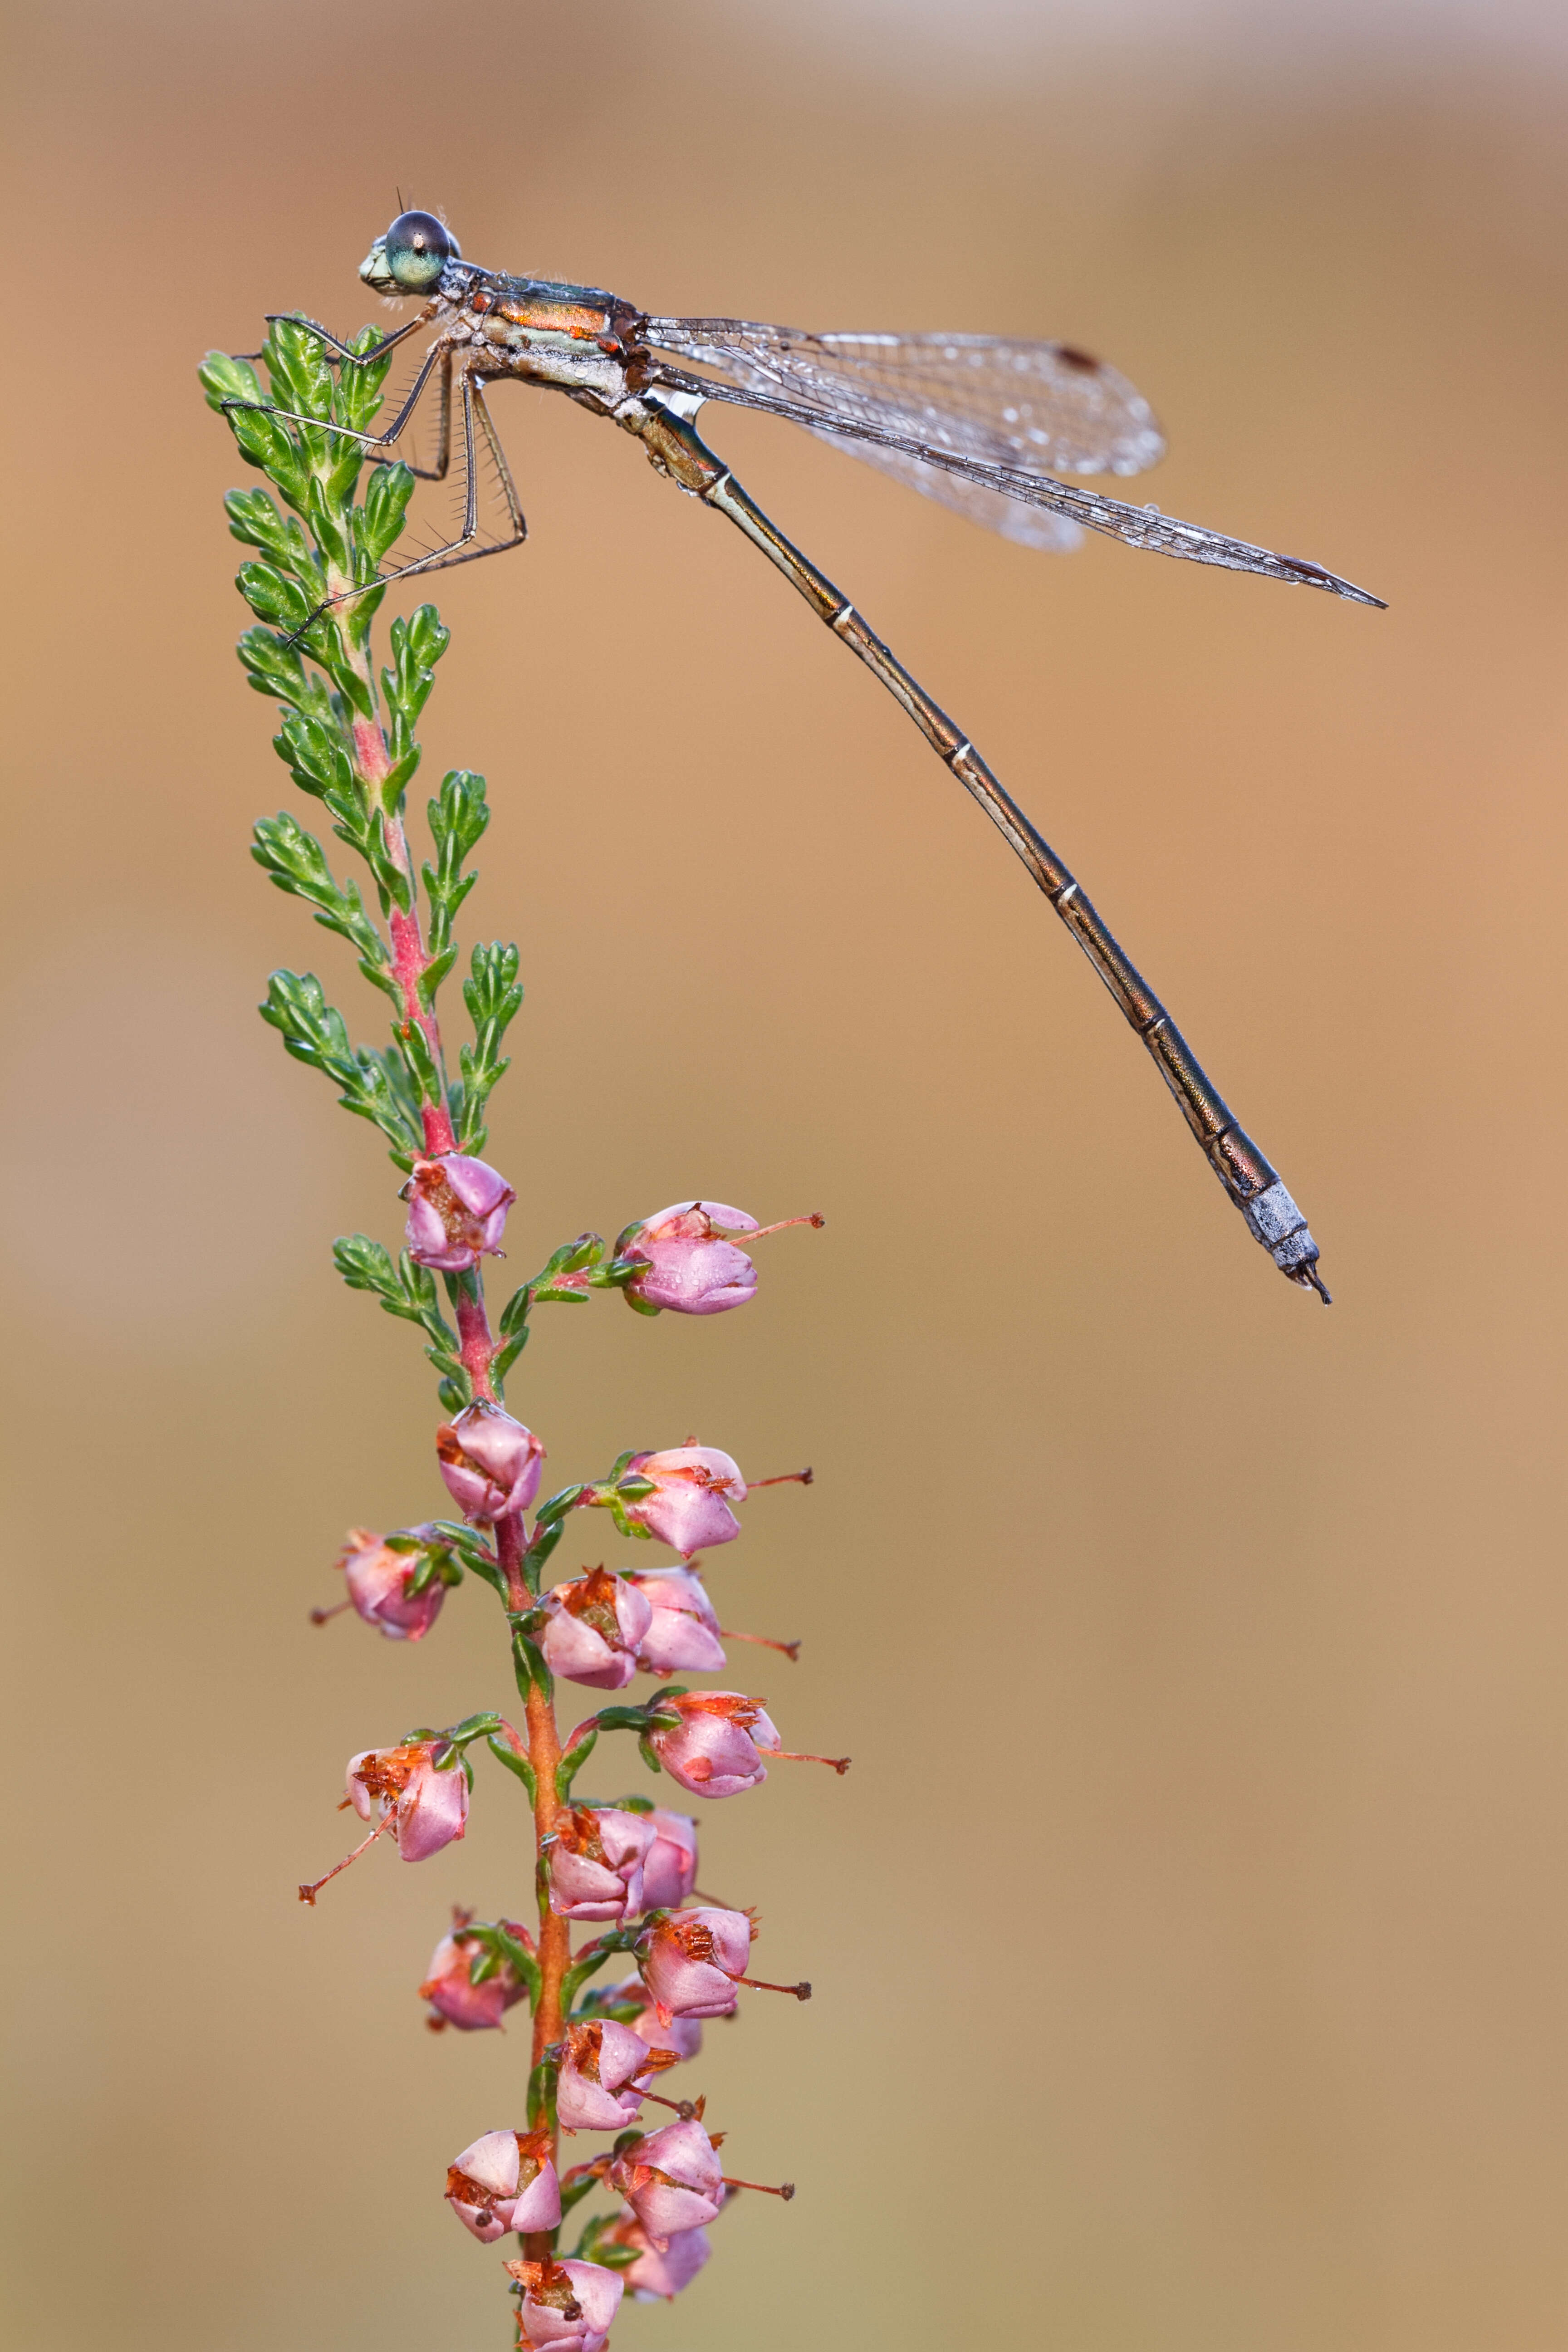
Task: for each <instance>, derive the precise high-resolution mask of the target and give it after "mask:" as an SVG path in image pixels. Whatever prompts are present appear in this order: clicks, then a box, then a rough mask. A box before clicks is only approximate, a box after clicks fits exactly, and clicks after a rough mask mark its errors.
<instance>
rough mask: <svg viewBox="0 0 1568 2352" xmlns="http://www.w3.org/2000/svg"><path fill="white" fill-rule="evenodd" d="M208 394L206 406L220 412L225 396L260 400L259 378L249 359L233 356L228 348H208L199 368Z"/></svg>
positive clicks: (197, 371) (235, 398) (232, 398)
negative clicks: (211, 349)
mask: <svg viewBox="0 0 1568 2352" xmlns="http://www.w3.org/2000/svg"><path fill="white" fill-rule="evenodd" d="M196 373H197V375H198V376H199V377H200V379H201V383H202V388H203V390H204V391H205V394H206V396H207V406H208V407H209V408H216V409H217V410H218V412H219V413H220V415H221V414H222V412H223V404H224V402H225V401H226V400H260V399H261V398H262V397H263V394H262V390H261V383H260V380H259V378H258V375H257V373H256V370H255V369H254V368H253V367H252V366H251V365H250V362H248V360H237V359H231V358H230V357H229V354H228V353H227V352H208V353H207V355H206V357H205V360H204V361H203V362H202V363H201V365H200V367H199V368H198V369H197V370H196Z"/></svg>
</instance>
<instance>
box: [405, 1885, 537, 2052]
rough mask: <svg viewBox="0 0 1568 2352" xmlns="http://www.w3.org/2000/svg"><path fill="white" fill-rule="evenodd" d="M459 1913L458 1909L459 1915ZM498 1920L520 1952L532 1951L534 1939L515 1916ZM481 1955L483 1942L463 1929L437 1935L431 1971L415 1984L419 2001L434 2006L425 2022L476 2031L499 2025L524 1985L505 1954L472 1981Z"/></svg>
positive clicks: (520, 1993) (483, 1954)
mask: <svg viewBox="0 0 1568 2352" xmlns="http://www.w3.org/2000/svg"><path fill="white" fill-rule="evenodd" d="M463 1916H465V1915H464V1914H463V1913H461V1912H459V1913H458V1917H459V1918H462V1917H463ZM499 1924H500V1926H501V1927H504V1928H505V1929H506V1931H507V1933H508V1935H509V1936H511V1937H514V1938H515V1940H516V1941H517V1942H518V1943H520V1944H521V1946H522V1948H523V1949H524V1951H531V1949H532V1948H533V1938H532V1937H531V1935H530V1934H529V1932H528V1930H527V1928H526V1927H520V1926H519V1924H518V1922H517V1921H516V1920H515V1919H502V1920H501V1921H500V1923H499ZM483 1958H485V1947H484V1945H483V1944H481V1943H479V1942H476V1941H475V1940H474V1938H473V1937H470V1936H469V1935H468V1933H467V1930H466V1928H464V1927H454V1928H453V1930H452V1932H451V1934H450V1935H449V1936H443V1937H442V1938H441V1940H440V1942H439V1943H438V1944H437V1947H436V1949H435V1951H434V1952H433V1953H432V1955H431V1958H430V1972H429V1974H428V1976H427V1977H426V1979H425V1981H424V1983H423V1984H422V1985H421V1986H420V1988H419V1998H420V2000H427V2001H428V2002H429V2004H430V2006H431V2008H432V2009H433V2010H434V2011H436V2014H435V2016H434V2017H432V2018H428V2019H427V2020H426V2023H427V2024H429V2025H432V2026H440V2025H455V2026H456V2027H457V2028H458V2032H460V2033H477V2032H479V2031H480V2030H481V2029H482V2028H484V2027H486V2026H491V2025H497V2026H499V2025H500V2021H501V2019H502V2018H503V2017H504V2016H505V2014H506V2012H507V2011H508V2010H509V2009H510V2008H512V2007H513V2006H514V2004H515V2003H516V2002H518V2001H520V2000H521V1999H522V1997H523V1994H524V1992H525V1991H526V1990H527V1987H526V1986H525V1985H524V1983H523V1981H522V1979H521V1977H520V1976H519V1975H518V1973H517V1971H516V1969H514V1968H513V1967H512V1965H511V1963H510V1960H508V1959H507V1958H504V1956H503V1958H502V1959H501V1962H500V1967H499V1968H498V1969H496V1970H495V1972H494V1974H493V1975H490V1976H487V1977H486V1979H485V1980H484V1982H483V1983H482V1984H475V1982H474V1980H473V1973H472V1972H473V1969H475V1967H476V1966H477V1965H478V1963H479V1961H480V1960H482V1959H483Z"/></svg>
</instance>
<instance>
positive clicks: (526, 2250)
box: [496, 1517, 572, 2263]
mask: <svg viewBox="0 0 1568 2352" xmlns="http://www.w3.org/2000/svg"><path fill="white" fill-rule="evenodd" d="M522 1551H523V1543H522V1521H521V1517H507V1518H504V1519H498V1520H497V1521H496V1557H497V1558H498V1559H500V1564H501V1567H502V1569H503V1570H504V1571H505V1574H506V1582H507V1604H508V1607H509V1608H510V1611H511V1612H512V1614H513V1615H514V1616H515V1615H518V1614H520V1613H521V1611H523V1610H524V1609H526V1608H527V1607H528V1605H529V1602H530V1601H531V1598H532V1596H531V1593H530V1592H529V1590H528V1587H527V1584H526V1583H525V1582H524V1580H523V1574H522ZM526 1719H527V1723H528V1759H529V1762H530V1763H531V1765H532V1767H533V1838H534V1852H535V1853H541V1852H542V1850H543V1845H544V1841H545V1839H546V1838H547V1837H549V1835H550V1834H551V1832H552V1830H553V1829H554V1827H555V1816H556V1814H557V1813H558V1811H560V1802H559V1800H558V1799H557V1797H556V1794H555V1771H556V1767H557V1766H558V1765H559V1763H560V1761H561V1734H560V1731H559V1729H558V1728H557V1726H556V1721H555V1709H554V1706H553V1705H552V1702H551V1701H550V1700H549V1699H547V1698H546V1697H545V1696H544V1694H543V1692H542V1690H541V1689H540V1688H539V1685H537V1683H531V1684H530V1685H529V1691H528V1699H527V1718H526ZM571 1964H572V1930H571V1928H570V1927H568V1925H567V1923H566V1921H565V1920H564V1919H563V1918H560V1917H558V1916H557V1915H556V1914H555V1913H554V1912H553V1911H552V1909H551V1908H550V1897H549V1895H548V1893H547V1892H545V1893H542V1894H541V1895H540V1898H539V2000H538V2003H537V2005H536V2007H535V2009H534V2012H533V2063H534V2065H536V2066H537V2065H538V2063H539V2062H540V2060H541V2059H542V2057H543V2055H544V2053H545V2052H546V2050H548V2049H549V2047H550V2045H551V2043H552V2042H559V2041H560V2039H561V2037H562V2034H563V2031H564V2021H563V2016H562V2010H561V1982H562V1979H563V1977H564V1976H565V1974H566V1971H567V1969H569V1968H570V1966H571ZM550 2153H551V2157H552V2160H553V2158H554V2157H555V2154H556V2142H555V2140H554V2139H552V2142H551V2148H550ZM550 2240H551V2232H550V2231H548V2230H537V2231H531V2232H530V2233H529V2234H528V2235H527V2236H526V2237H525V2238H524V2240H523V2247H522V2250H523V2254H524V2258H525V2259H526V2260H527V2261H529V2262H531V2263H542V2262H544V2261H546V2260H548V2258H549V2254H550Z"/></svg>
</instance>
